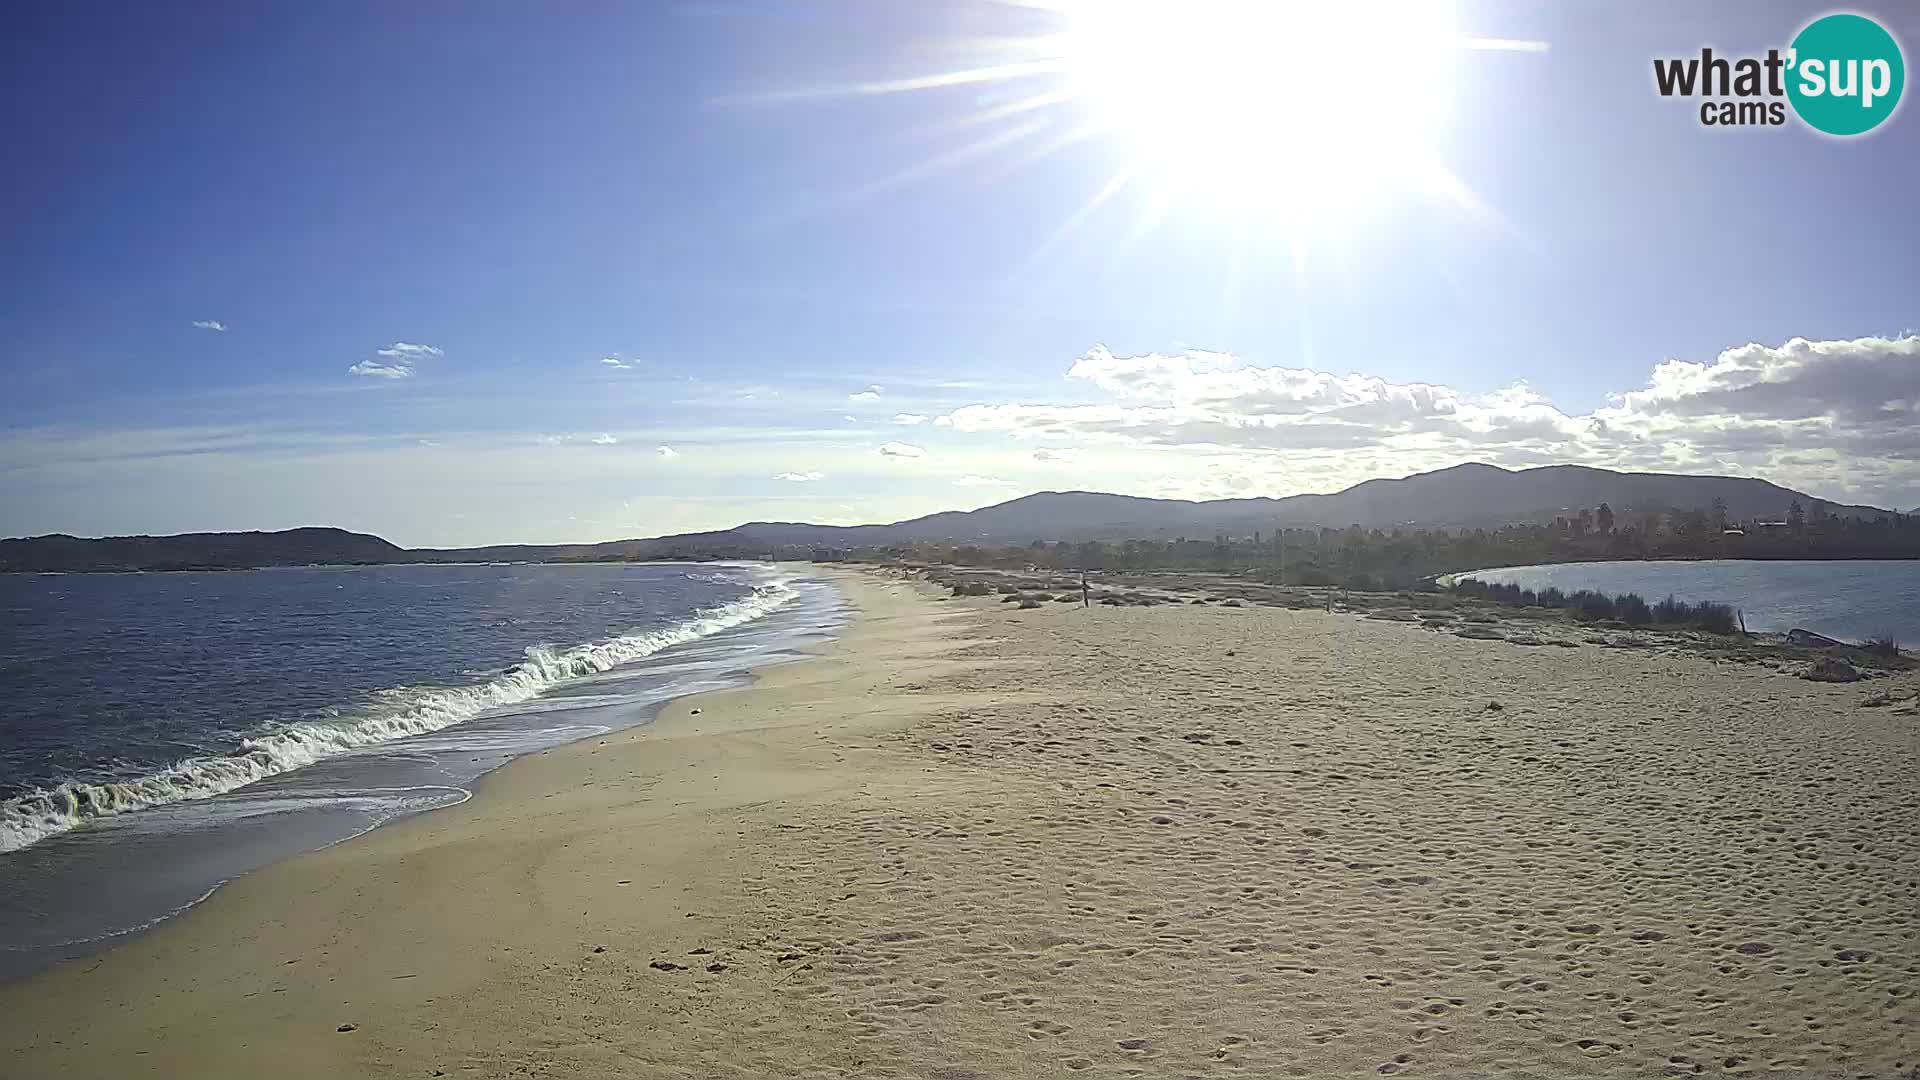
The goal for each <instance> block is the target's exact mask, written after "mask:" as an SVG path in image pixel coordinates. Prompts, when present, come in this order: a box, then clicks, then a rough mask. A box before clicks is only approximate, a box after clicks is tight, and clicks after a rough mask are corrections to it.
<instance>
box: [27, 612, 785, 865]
mask: <svg viewBox="0 0 1920 1080" xmlns="http://www.w3.org/2000/svg"><path fill="white" fill-rule="evenodd" d="M787 580H788V579H777V580H775V581H772V582H770V583H768V584H764V585H761V586H758V587H756V588H755V589H754V591H753V593H752V595H750V596H746V597H743V598H741V599H739V600H736V601H734V602H733V603H731V604H727V605H724V606H722V607H718V608H712V609H708V610H703V611H701V612H699V613H698V614H696V615H695V616H694V617H693V618H691V619H688V620H686V621H685V622H682V623H678V624H676V625H674V626H670V627H665V628H663V629H659V630H652V631H648V632H646V633H642V634H632V635H627V636H624V637H616V638H612V639H609V640H607V641H602V642H597V643H594V644H590V645H581V646H578V647H575V648H571V649H566V650H564V651H558V652H556V651H554V650H552V649H550V648H547V647H545V646H534V647H531V648H529V649H527V652H526V659H525V660H523V661H521V662H520V663H518V664H515V665H514V666H512V667H510V668H508V669H507V670H506V671H505V672H504V673H502V674H500V675H499V676H497V677H495V678H494V679H492V680H490V681H488V682H485V683H481V684H479V685H476V686H470V687H459V688H454V689H431V690H414V691H404V692H398V693H397V694H396V695H395V696H394V700H393V701H392V703H391V704H388V705H386V706H384V707H383V708H382V710H381V711H380V712H379V713H378V714H377V715H373V716H365V717H358V718H355V719H352V720H349V721H344V722H341V723H318V722H301V723H289V724H285V725H283V726H281V727H279V728H278V729H276V730H274V731H272V732H269V733H267V734H263V735H260V736H258V737H255V738H251V739H246V740H244V741H242V742H241V744H240V746H239V747H237V748H236V749H235V750H234V751H233V752H231V753H229V754H227V755H225V756H223V757H197V758H188V759H187V760H185V761H180V762H177V763H175V764H174V765H172V766H170V767H168V768H166V769H163V770H161V771H159V772H156V773H152V774H150V775H147V776H143V777H140V778H138V779H134V780H124V781H113V782H100V783H65V784H61V785H59V786H58V787H55V788H51V789H41V790H38V791H34V792H31V793H29V794H26V795H22V796H18V797H16V798H12V799H9V800H7V801H6V802H5V803H4V804H0V852H5V851H15V850H18V849H20V848H23V847H26V846H27V845H28V844H31V843H34V842H35V841H38V840H42V839H45V838H46V837H49V836H53V835H56V834H58V833H63V832H66V831H67V830H69V829H72V828H75V827H77V826H79V825H81V824H83V823H85V822H87V821H89V820H91V819H93V818H98V817H108V816H111V815H114V814H124V813H126V812H128V811H130V810H139V809H141V808H143V807H148V806H159V805H163V804H166V803H176V802H185V801H188V800H191V799H207V798H212V797H213V796H215V795H219V794H222V793H223V792H228V791H232V790H234V789H235V788H240V787H244V786H246V785H248V784H251V783H253V782H255V781H256V780H264V779H265V778H267V777H269V776H275V775H278V774H280V773H283V772H288V771H290V770H293V769H298V768H300V767H302V766H305V765H311V764H313V763H314V762H316V761H320V760H322V759H324V758H329V757H334V756H336V755H339V754H344V753H347V752H349V751H352V750H356V749H359V748H360V747H363V746H371V745H374V744H377V743H384V742H390V741H392V740H394V739H404V738H406V737H408V736H410V735H423V734H425V733H427V732H430V731H439V730H440V729H442V728H446V727H451V726H452V725H454V724H458V723H460V722H461V721H463V720H470V719H472V718H473V717H475V716H478V715H480V714H481V713H482V712H485V711H486V710H488V709H493V708H498V707H500V706H502V705H513V704H516V703H518V702H522V701H526V700H528V699H529V698H532V697H535V696H537V695H539V694H541V693H542V692H544V691H546V690H548V689H549V688H551V687H554V686H557V685H559V684H561V683H564V682H567V681H568V680H571V679H578V678H582V677H584V676H588V675H596V674H598V673H600V672H603V671H607V670H609V669H611V668H614V667H616V666H618V665H620V664H626V663H631V662H632V661H635V660H639V659H641V658H642V657H646V656H651V655H652V654H654V653H657V652H659V651H660V650H662V649H665V648H669V647H671V646H674V645H680V644H683V643H685V642H689V641H697V640H699V639H700V638H703V637H707V636H709V635H712V634H717V633H719V632H720V631H722V630H727V629H730V628H732V627H735V626H739V625H741V624H742V623H747V622H752V621H753V620H755V619H759V618H762V617H764V616H766V615H768V614H770V613H771V612H773V611H774V610H776V609H778V608H779V607H781V606H782V605H784V604H786V603H787V602H788V601H790V600H792V599H793V598H794V597H795V596H796V595H798V594H797V593H796V592H795V591H794V590H793V589H792V588H791V587H790V586H789V585H788V584H787Z"/></svg>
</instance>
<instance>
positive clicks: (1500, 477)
mask: <svg viewBox="0 0 1920 1080" xmlns="http://www.w3.org/2000/svg"><path fill="white" fill-rule="evenodd" d="M1602 503H1606V504H1607V505H1608V506H1609V508H1610V509H1611V510H1612V511H1613V513H1614V515H1615V519H1616V520H1618V521H1620V522H1621V523H1622V524H1625V523H1628V522H1632V521H1637V520H1639V519H1641V518H1643V517H1645V516H1646V515H1650V514H1663V513H1670V512H1674V511H1695V510H1697V511H1705V510H1707V509H1709V508H1710V507H1713V506H1715V505H1716V504H1721V505H1723V506H1724V509H1725V513H1726V517H1727V519H1728V520H1730V521H1751V520H1782V519H1784V518H1786V517H1787V515H1788V513H1789V511H1790V509H1791V507H1792V506H1793V505H1794V504H1795V503H1798V504H1799V505H1800V506H1801V507H1802V509H1803V510H1804V511H1805V512H1806V513H1808V514H1810V515H1811V514H1819V513H1825V514H1830V515H1833V516H1836V517H1860V518H1880V517H1887V516H1890V514H1891V512H1890V511H1887V510H1882V509H1879V508H1876V507H1871V506H1854V505H1843V504H1835V503H1830V502H1827V501H1825V500H1821V499H1817V498H1815V497H1813V496H1811V495H1808V494H1806V493H1804V492H1798V491H1793V490H1791V489H1788V488H1783V487H1780V486H1779V485H1777V484H1771V483H1768V482H1767V481H1765V480H1757V479H1753V478H1750V477H1733V476H1687V475H1680V474H1673V473H1627V472H1615V471H1612V470H1609V469H1593V468H1588V467H1585V466H1580V465H1549V466H1544V467H1541V468H1535V469H1522V470H1517V471H1516V470H1509V469H1502V468H1500V467H1498V466H1494V465H1486V464H1477V463H1475V464H1466V465H1457V466H1454V467H1452V468H1447V469H1439V470H1436V471H1434V472H1426V473H1418V474H1415V475H1413V476H1408V477H1404V478H1399V479H1376V480H1368V481H1365V482H1363V483H1359V484H1355V485H1354V486H1352V487H1349V488H1346V489H1345V490H1342V491H1337V492H1333V493H1331V494H1315V495H1294V496H1289V497H1287V498H1283V499H1268V498H1258V499H1215V500H1209V501H1197V502H1196V501H1189V500H1182V499H1149V498H1142V497H1139V496H1133V495H1112V494H1105V493H1101V492H1091V491H1046V492H1039V493H1037V494H1033V495H1026V496H1022V497H1020V498H1017V499H1011V500H1009V501H1007V502H1003V503H997V504H995V505H993V506H987V507H983V508H981V509H978V510H966V511H946V512H942V513H937V514H929V515H927V516H925V517H918V518H911V519H908V520H905V521H896V522H892V523H890V524H883V525H879V524H877V525H847V526H843V525H812V524H807V523H805V522H751V523H748V524H745V525H740V526H738V527H736V528H732V529H725V530H719V531H713V532H702V533H683V534H679V535H676V536H663V537H653V538H647V539H635V540H616V541H611V542H607V543H599V544H516V545H502V546H496V547H478V548H420V549H404V548H400V547H397V546H395V545H393V544H390V543H388V542H387V541H385V540H382V539H380V538H379V537H376V536H368V535H366V534H362V533H351V532H346V531H344V530H340V529H319V528H313V529H292V530H288V531H284V532H272V533H188V534H184V535H178V536H158V537H156V536H123V537H109V538H106V539H100V540H85V539H79V538H76V537H72V536H62V535H55V536H39V537H33V538H30V539H16V540H0V571H16V572H18V571H40V572H48V571H61V572H78V571H101V570H174V569H237V568H246V567H258V566H299V565H311V564H317V563H326V564H343V563H344V564H352V563H395V562H547V561H563V560H591V559H670V558H715V557H752V556H756V555H761V554H765V553H767V552H769V551H773V550H776V549H780V548H795V547H832V548H850V547H862V546H876V545H889V544H906V543H913V542H919V541H960V542H989V543H1000V544H1010V543H1028V542H1031V541H1034V540H1048V541H1059V540H1068V541H1085V540H1123V539H1156V540H1167V539H1172V538H1175V537H1181V536H1185V537H1191V538H1195V539H1199V538H1207V537H1212V536H1213V535H1215V534H1217V533H1228V534H1234V535H1238V534H1241V533H1249V532H1252V531H1254V530H1272V529H1274V528H1313V527H1328V528H1345V527H1347V526H1350V525H1359V526H1363V527H1366V528H1379V529H1395V528H1446V529H1460V528H1497V527H1499V526H1501V525H1507V524H1539V523H1544V522H1548V521H1551V520H1553V519H1554V518H1555V517H1557V516H1561V515H1568V514H1578V513H1579V511H1580V510H1582V509H1591V508H1594V507H1597V506H1599V505H1600V504H1602Z"/></svg>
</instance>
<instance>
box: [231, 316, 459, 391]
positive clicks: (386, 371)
mask: <svg viewBox="0 0 1920 1080" xmlns="http://www.w3.org/2000/svg"><path fill="white" fill-rule="evenodd" d="M222 329H224V327H223V328H222ZM374 354H375V355H376V356H383V357H385V358H386V362H382V361H379V360H362V361H360V362H359V363H357V364H355V365H353V366H352V367H350V368H348V369H347V373H348V374H349V375H367V376H371V377H373V378H376V379H404V378H407V377H408V376H410V375H412V374H413V371H414V362H415V361H417V360H420V359H421V358H423V357H430V356H445V355H446V354H445V353H444V352H442V351H441V350H439V349H436V348H434V347H433V346H431V345H415V344H413V343H412V342H407V341H396V342H394V343H393V344H391V345H389V346H387V347H386V348H384V349H375V350H374Z"/></svg>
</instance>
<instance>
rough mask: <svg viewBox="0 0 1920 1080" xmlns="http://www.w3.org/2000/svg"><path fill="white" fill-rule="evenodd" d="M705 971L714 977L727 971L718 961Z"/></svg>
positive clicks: (725, 966)
mask: <svg viewBox="0 0 1920 1080" xmlns="http://www.w3.org/2000/svg"><path fill="white" fill-rule="evenodd" d="M707 970H708V971H711V972H713V973H714V974H715V975H718V974H719V973H721V972H723V971H725V970H727V965H725V964H723V963H721V962H720V961H718V960H715V961H714V962H713V963H711V964H708V965H707Z"/></svg>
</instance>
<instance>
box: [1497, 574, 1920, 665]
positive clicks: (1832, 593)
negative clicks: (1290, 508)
mask: <svg viewBox="0 0 1920 1080" xmlns="http://www.w3.org/2000/svg"><path fill="white" fill-rule="evenodd" d="M1459 576H1461V577H1468V578H1478V579H1480V580H1482V581H1488V582H1496V583H1501V584H1508V583H1510V584H1515V585H1519V586H1520V587H1521V588H1525V589H1534V590H1539V589H1544V588H1548V587H1555V588H1559V589H1561V590H1563V591H1566V592H1572V591H1573V590H1575V589H1592V590H1594V591H1596V592H1603V593H1609V594H1613V595H1618V594H1620V593H1639V594H1640V595H1641V596H1642V597H1645V598H1646V600H1647V601H1648V602H1649V603H1654V602H1658V601H1659V600H1661V599H1663V598H1665V597H1667V596H1673V597H1676V598H1678V599H1681V600H1686V601H1689V602H1692V603H1698V602H1700V601H1702V600H1711V601H1715V602H1718V603H1722V604H1731V605H1733V606H1734V607H1736V608H1738V609H1739V610H1740V612H1741V613H1742V615H1743V616H1744V617H1745V619H1746V626H1747V629H1748V630H1749V631H1752V632H1754V633H1784V632H1786V631H1788V630H1792V629H1794V628H1796V627H1798V628H1800V629H1803V630H1812V631H1813V632H1815V633H1818V634H1825V635H1827V636H1828V637H1835V638H1840V639H1842V640H1846V641H1865V640H1868V639H1870V638H1888V637H1890V638H1893V639H1894V640H1896V641H1899V642H1901V643H1903V644H1914V645H1920V561H1914V560H1900V561H1879V560H1873V561H1852V562H1832V561H1827V562H1788V561H1779V562H1767V561H1757V560H1743V559H1717V560H1710V561H1702V562H1587V563H1557V564H1554V565H1551V566H1515V567H1507V568H1504V569H1499V570H1477V571H1474V572H1473V573H1470V574H1461V575H1459Z"/></svg>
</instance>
